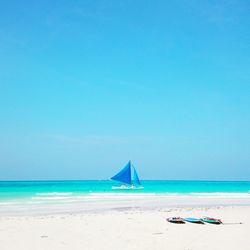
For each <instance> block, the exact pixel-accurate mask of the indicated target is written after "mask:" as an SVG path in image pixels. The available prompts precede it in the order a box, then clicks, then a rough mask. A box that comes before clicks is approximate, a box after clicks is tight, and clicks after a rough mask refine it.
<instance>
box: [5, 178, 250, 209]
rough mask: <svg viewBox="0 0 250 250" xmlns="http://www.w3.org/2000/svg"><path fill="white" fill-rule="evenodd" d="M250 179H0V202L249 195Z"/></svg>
mask: <svg viewBox="0 0 250 250" xmlns="http://www.w3.org/2000/svg"><path fill="white" fill-rule="evenodd" d="M249 192H250V181H187V180H144V181H142V187H138V188H131V189H124V188H119V184H117V183H115V182H114V181H111V180H62V181H0V205H1V202H6V201H18V200H19V201H20V200H23V201H46V200H60V199H64V200H70V199H74V200H75V199H81V198H82V197H84V198H86V197H96V196H98V197H102V196H103V197H110V196H112V195H113V196H119V195H123V196H124V195H129V196H133V194H134V195H145V196H147V195H167V196H179V195H186V196H211V195H213V196H216V195H217V196H239V197H240V196H246V197H248V196H249V197H250V193H249Z"/></svg>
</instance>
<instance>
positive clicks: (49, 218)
mask: <svg viewBox="0 0 250 250" xmlns="http://www.w3.org/2000/svg"><path fill="white" fill-rule="evenodd" d="M171 216H181V217H185V216H193V217H199V216H213V217H217V218H221V219H222V220H223V222H224V224H223V225H211V224H204V225H197V224H191V223H186V224H183V225H176V224H171V223H169V222H167V221H166V218H167V217H171ZM249 232H250V207H249V206H219V207H196V208H189V207H185V208H168V209H164V208H161V209H139V208H138V209H130V208H119V209H113V210H109V211H102V212H100V211H99V212H82V213H73V214H69V213H68V214H55V215H19V216H8V215H3V214H2V215H0V249H1V250H20V249H21V250H59V249H60V250H64V249H70V250H78V249H86V250H97V249H98V250H101V249H104V250H105V249H109V250H110V249H119V250H123V249H124V250H125V249H126V250H130V249H131V250H133V249H134V250H147V249H148V250H152V249H157V250H158V249H171V250H202V249H203V250H204V249H205V250H208V249H209V250H217V249H218V250H221V249H225V250H236V249H239V250H249V249H250V237H249Z"/></svg>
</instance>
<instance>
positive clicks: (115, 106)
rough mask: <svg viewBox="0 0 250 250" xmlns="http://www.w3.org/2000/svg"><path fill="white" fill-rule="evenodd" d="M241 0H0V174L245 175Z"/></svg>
mask: <svg viewBox="0 0 250 250" xmlns="http://www.w3.org/2000/svg"><path fill="white" fill-rule="evenodd" d="M249 13H250V3H249V1H248V0H245V1H244V0H225V1H221V0H210V1H206V0H204V1H199V0H172V1H171V0H170V1H163V0H162V1H160V0H159V1H157V0H156V1H146V0H143V1H142V0H141V1H140V0H139V1H138V0H126V1H117V0H110V1H107V0H91V1H89V0H85V1H84V0H81V1H77V0H76V1H69V0H68V1H65V0H60V1H59V0H58V1H49V0H47V1H46V0H45V1H31V0H30V1H27V0H24V1H19V0H16V1H11V0H10V1H0V172H1V174H0V179H2V180H7V179H108V178H109V177H110V176H112V175H113V174H115V172H116V171H118V169H119V168H121V167H122V166H123V165H125V163H126V162H127V161H128V160H129V159H131V160H132V161H133V162H134V163H135V165H136V166H137V169H138V172H139V174H140V176H141V178H142V179H211V180H218V179H221V180H249V179H250V29H249V27H250V15H249Z"/></svg>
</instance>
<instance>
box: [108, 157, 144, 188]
mask: <svg viewBox="0 0 250 250" xmlns="http://www.w3.org/2000/svg"><path fill="white" fill-rule="evenodd" d="M111 180H114V181H118V182H120V183H121V184H122V185H121V186H113V187H112V188H113V189H131V188H142V186H141V181H140V179H139V177H138V174H137V172H136V170H135V167H134V166H133V164H132V163H131V161H129V162H128V163H127V164H126V165H125V167H124V168H122V169H121V170H120V171H119V172H118V173H117V174H116V175H114V176H113V177H111Z"/></svg>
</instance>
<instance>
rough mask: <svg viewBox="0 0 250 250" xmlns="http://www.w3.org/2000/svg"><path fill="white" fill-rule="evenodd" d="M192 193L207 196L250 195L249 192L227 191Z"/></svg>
mask: <svg viewBox="0 0 250 250" xmlns="http://www.w3.org/2000/svg"><path fill="white" fill-rule="evenodd" d="M190 195H193V196H205V197H209V196H216V197H246V196H249V194H248V193H233V192H232V193H225V192H211V193H197V192H193V193H190Z"/></svg>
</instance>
